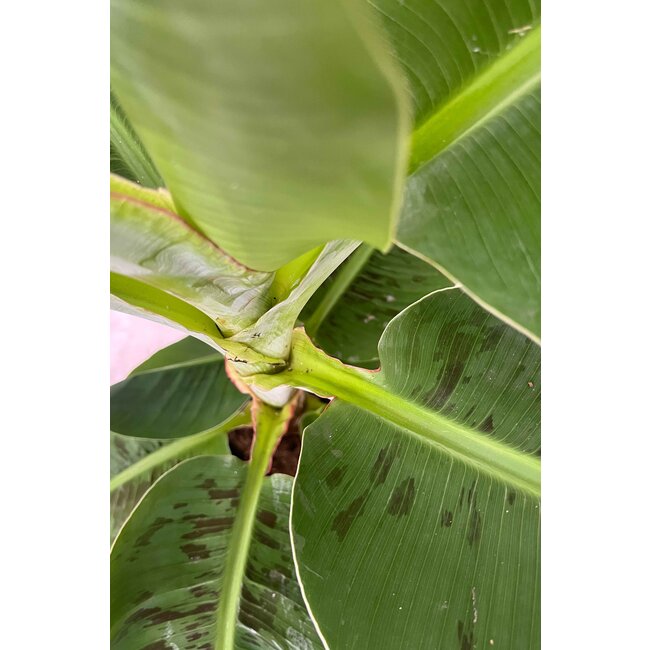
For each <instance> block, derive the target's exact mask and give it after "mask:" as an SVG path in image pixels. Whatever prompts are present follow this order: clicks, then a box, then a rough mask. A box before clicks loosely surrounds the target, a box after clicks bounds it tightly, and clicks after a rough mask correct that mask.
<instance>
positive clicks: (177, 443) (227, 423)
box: [111, 407, 251, 492]
mask: <svg viewBox="0 0 650 650" xmlns="http://www.w3.org/2000/svg"><path fill="white" fill-rule="evenodd" d="M250 421H251V414H250V408H248V407H247V408H246V409H245V410H244V411H241V412H239V413H235V415H233V416H231V417H229V418H228V419H227V420H224V421H223V422H222V423H221V424H218V425H217V426H216V427H214V428H212V429H208V430H207V431H202V432H201V433H197V434H194V435H192V436H186V437H185V438H179V439H178V440H174V441H173V442H170V443H169V444H167V445H165V446H164V447H161V448H160V449H156V451H154V452H152V453H151V454H149V455H148V456H145V457H144V458H141V459H140V460H139V461H137V462H135V463H133V465H130V466H129V467H127V468H126V469H125V470H124V471H122V472H120V473H119V474H116V475H115V476H114V477H113V478H112V479H111V492H114V491H115V490H117V488H119V487H120V486H122V485H124V484H125V483H127V482H128V481H131V480H133V479H134V478H136V477H138V476H140V475H141V474H145V473H147V472H150V471H151V470H152V469H155V468H156V467H160V466H161V465H164V464H165V463H167V462H168V461H170V460H173V459H174V458H179V457H181V456H185V455H187V454H189V452H190V451H191V450H192V449H195V448H197V447H199V446H202V445H204V444H206V443H207V442H209V441H210V440H212V439H213V438H216V437H217V436H218V435H222V434H224V433H227V432H228V431H230V430H231V429H234V428H236V427H241V426H245V425H247V424H250Z"/></svg>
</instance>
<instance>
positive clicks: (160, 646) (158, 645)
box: [142, 641, 171, 650]
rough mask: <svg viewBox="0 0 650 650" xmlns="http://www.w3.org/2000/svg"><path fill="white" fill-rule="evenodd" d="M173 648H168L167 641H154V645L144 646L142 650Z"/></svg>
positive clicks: (167, 649) (166, 649)
mask: <svg viewBox="0 0 650 650" xmlns="http://www.w3.org/2000/svg"><path fill="white" fill-rule="evenodd" d="M169 648H171V646H168V645H167V643H165V641H154V642H153V643H148V644H147V645H146V646H143V648H142V650H169Z"/></svg>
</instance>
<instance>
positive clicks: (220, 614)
mask: <svg viewBox="0 0 650 650" xmlns="http://www.w3.org/2000/svg"><path fill="white" fill-rule="evenodd" d="M292 410H293V407H292V406H291V405H287V406H285V407H284V408H283V409H281V410H280V409H275V408H273V407H271V406H269V405H267V404H264V403H263V402H258V404H257V405H256V406H255V408H254V419H255V442H254V444H253V451H252V456H251V461H250V464H249V466H248V470H247V473H246V481H245V483H244V488H243V490H242V493H241V498H240V501H239V508H238V510H237V515H236V517H235V523H234V524H233V529H232V535H231V537H230V543H229V545H228V552H227V555H226V567H225V571H224V576H223V582H222V585H221V595H220V598H219V606H218V609H217V629H216V634H217V636H216V640H215V642H214V648H215V650H233V648H234V647H235V630H236V627H237V615H238V613H239V601H240V598H241V588H242V582H243V579H244V571H245V569H246V562H247V559H248V550H249V548H250V543H251V537H252V534H253V527H254V524H255V513H256V511H257V504H258V501H259V497H260V492H261V490H262V484H263V481H264V476H265V475H266V472H267V470H268V468H269V463H270V461H271V457H272V456H273V450H274V449H275V447H276V445H277V442H278V440H279V439H280V437H281V436H282V434H283V433H284V431H285V428H286V425H287V422H288V421H289V418H290V417H291V412H292Z"/></svg>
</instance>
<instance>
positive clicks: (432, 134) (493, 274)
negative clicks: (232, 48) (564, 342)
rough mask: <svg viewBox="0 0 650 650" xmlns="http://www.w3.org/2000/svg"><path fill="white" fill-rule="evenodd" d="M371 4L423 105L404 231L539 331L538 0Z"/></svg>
mask: <svg viewBox="0 0 650 650" xmlns="http://www.w3.org/2000/svg"><path fill="white" fill-rule="evenodd" d="M371 4H372V5H373V6H374V7H375V8H376V9H377V11H378V13H379V14H380V15H381V16H382V19H383V24H384V27H385V28H386V30H387V32H388V33H389V35H390V38H391V41H392V43H393V46H394V48H395V53H396V56H397V59H398V60H399V62H400V64H401V66H402V69H403V71H404V73H405V75H406V76H407V78H408V80H409V87H410V93H411V96H412V99H413V104H414V106H415V122H416V128H415V132H414V135H413V142H412V154H411V156H412V158H411V172H412V173H411V176H410V178H409V180H408V182H407V187H406V192H405V201H404V203H403V207H402V214H401V218H400V223H399V230H398V235H397V240H398V242H399V243H400V244H402V245H404V246H406V247H407V248H408V249H409V250H411V251H414V252H416V253H417V254H418V255H420V256H422V258H423V259H425V260H428V261H430V262H432V263H433V264H435V265H436V266H437V267H438V268H440V269H441V270H443V271H445V272H446V273H448V274H449V275H450V277H452V278H454V279H456V280H458V281H459V282H461V283H462V284H463V285H464V287H465V288H466V290H467V291H468V293H470V295H472V296H473V297H475V298H476V299H477V300H479V302H481V303H482V304H484V305H487V306H488V307H489V308H490V310H491V311H493V312H494V313H496V314H497V315H500V316H501V317H503V318H504V319H505V320H507V321H510V322H512V323H513V324H514V325H515V326H517V327H518V328H519V329H521V330H522V331H525V332H527V333H528V334H530V335H532V336H533V337H534V338H539V336H540V307H539V302H540V277H539V276H540V226H539V221H540V135H539V132H540V108H539V92H540V91H539V74H540V73H539V70H540V63H539V51H540V46H539V41H540V33H539V21H540V6H539V2H537V1H536V0H535V1H533V2H529V1H528V0H467V1H466V2H457V0H434V1H431V0H399V1H398V0H372V1H371Z"/></svg>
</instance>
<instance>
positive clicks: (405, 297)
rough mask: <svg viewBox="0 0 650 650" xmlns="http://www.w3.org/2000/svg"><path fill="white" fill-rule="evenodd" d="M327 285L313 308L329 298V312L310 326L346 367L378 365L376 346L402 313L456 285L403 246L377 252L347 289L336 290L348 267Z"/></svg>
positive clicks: (310, 331) (309, 320) (321, 343)
mask: <svg viewBox="0 0 650 650" xmlns="http://www.w3.org/2000/svg"><path fill="white" fill-rule="evenodd" d="M353 261H354V260H353V258H350V261H349V262H347V263H346V265H344V266H343V267H342V268H341V269H339V271H338V272H337V273H336V274H335V275H334V276H333V277H332V278H331V279H330V280H329V281H328V282H327V283H326V284H324V285H323V286H322V287H321V288H320V290H319V292H318V293H317V294H316V295H315V296H314V298H313V300H312V302H313V305H312V302H310V304H309V305H308V308H310V310H311V312H312V314H313V312H314V310H315V309H318V308H319V307H320V306H321V304H322V303H323V302H324V301H326V300H332V304H331V305H330V306H329V309H328V311H327V313H326V314H324V315H323V316H322V318H319V319H318V320H317V321H313V320H312V318H311V317H310V316H309V315H307V316H306V325H305V328H306V330H307V333H308V334H309V335H310V336H311V337H312V338H313V339H314V340H315V342H316V343H317V344H318V346H319V347H321V348H322V349H323V350H325V351H326V352H327V353H328V354H331V355H333V356H335V357H337V358H338V359H341V360H343V361H345V362H346V363H353V364H357V365H359V364H364V365H368V366H372V367H376V366H377V361H378V359H379V356H378V351H377V344H378V343H379V337H380V336H381V334H382V332H383V331H384V329H386V326H387V325H388V323H389V321H390V320H392V319H393V318H394V317H395V316H397V314H399V312H401V311H402V310H403V309H405V308H406V307H408V306H409V305H410V304H412V303H414V302H416V301H417V300H419V299H420V298H422V296H425V295H426V294H428V293H431V292H432V291H435V290H437V289H442V288H444V287H449V286H450V285H451V281H450V280H449V279H448V278H447V277H445V276H444V275H443V274H442V273H440V272H439V271H437V270H436V269H434V268H433V267H432V266H431V265H430V264H427V263H426V262H423V261H422V260H420V259H418V258H417V257H415V256H413V255H411V254H409V253H407V252H406V251H403V250H401V249H399V248H396V247H395V248H393V249H392V250H391V251H390V253H387V254H383V253H381V252H379V251H375V252H372V253H371V254H370V255H369V256H368V257H367V258H366V261H365V262H364V263H363V264H362V265H361V266H360V268H359V269H358V270H356V269H355V274H354V276H353V277H352V278H351V279H350V282H349V284H347V286H343V287H340V289H339V288H338V287H337V282H338V281H339V277H340V276H342V275H344V274H346V272H347V264H350V263H353Z"/></svg>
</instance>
